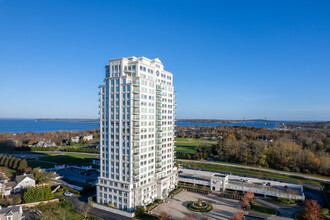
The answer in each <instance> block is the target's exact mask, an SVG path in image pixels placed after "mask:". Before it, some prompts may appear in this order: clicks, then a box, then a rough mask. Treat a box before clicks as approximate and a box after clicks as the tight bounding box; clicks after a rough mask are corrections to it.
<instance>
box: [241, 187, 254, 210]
mask: <svg viewBox="0 0 330 220" xmlns="http://www.w3.org/2000/svg"><path fill="white" fill-rule="evenodd" d="M253 198H254V193H253V192H251V191H249V192H246V193H245V194H244V196H243V198H242V206H243V207H244V208H246V207H247V206H248V205H250V203H251V202H252V200H253Z"/></svg>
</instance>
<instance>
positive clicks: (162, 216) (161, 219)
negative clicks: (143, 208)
mask: <svg viewBox="0 0 330 220" xmlns="http://www.w3.org/2000/svg"><path fill="white" fill-rule="evenodd" d="M158 219H159V220H169V219H170V216H169V214H168V213H167V212H165V211H161V212H160V215H159V218H158Z"/></svg>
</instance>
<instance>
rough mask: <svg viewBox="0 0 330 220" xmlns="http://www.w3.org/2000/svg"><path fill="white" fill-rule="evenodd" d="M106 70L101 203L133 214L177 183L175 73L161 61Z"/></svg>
mask: <svg viewBox="0 0 330 220" xmlns="http://www.w3.org/2000/svg"><path fill="white" fill-rule="evenodd" d="M105 69H106V71H105V72H106V73H105V75H106V76H105V79H104V85H102V86H100V177H99V181H98V184H97V202H98V203H102V204H106V205H108V204H110V203H112V204H113V205H114V206H115V207H116V208H118V209H124V210H128V211H133V210H134V209H135V208H137V207H139V206H144V205H147V204H149V203H151V202H152V201H153V200H154V199H156V198H159V199H164V198H166V197H167V196H168V193H169V192H170V191H171V190H172V189H174V188H175V186H176V184H177V168H176V166H175V165H174V153H175V152H174V117H175V113H174V111H175V94H174V91H173V75H172V73H170V72H167V71H165V70H164V66H163V64H162V63H161V61H160V60H159V59H158V58H156V59H153V60H150V59H147V58H145V57H128V58H118V59H113V60H110V61H109V65H107V66H106V67H105Z"/></svg>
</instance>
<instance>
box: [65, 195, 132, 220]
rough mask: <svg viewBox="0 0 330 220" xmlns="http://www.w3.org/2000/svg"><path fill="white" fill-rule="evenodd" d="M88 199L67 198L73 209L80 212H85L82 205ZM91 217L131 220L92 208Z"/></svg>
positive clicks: (108, 219) (106, 219) (109, 219)
mask: <svg viewBox="0 0 330 220" xmlns="http://www.w3.org/2000/svg"><path fill="white" fill-rule="evenodd" d="M87 199H88V198H87V197H76V196H71V197H67V196H66V197H65V200H67V201H69V202H71V203H72V204H73V208H74V209H76V210H78V211H83V210H82V203H83V202H86V201H87ZM88 214H90V215H93V216H96V217H99V218H103V219H105V220H128V219H131V218H127V217H125V216H121V215H118V214H115V213H110V212H106V211H104V210H101V209H97V208H91V209H90V210H89V213H88Z"/></svg>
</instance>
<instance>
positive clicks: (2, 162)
mask: <svg viewBox="0 0 330 220" xmlns="http://www.w3.org/2000/svg"><path fill="white" fill-rule="evenodd" d="M6 159H7V155H5V156H3V157H2V158H1V160H0V165H1V166H3V165H4V164H5V160H6Z"/></svg>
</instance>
